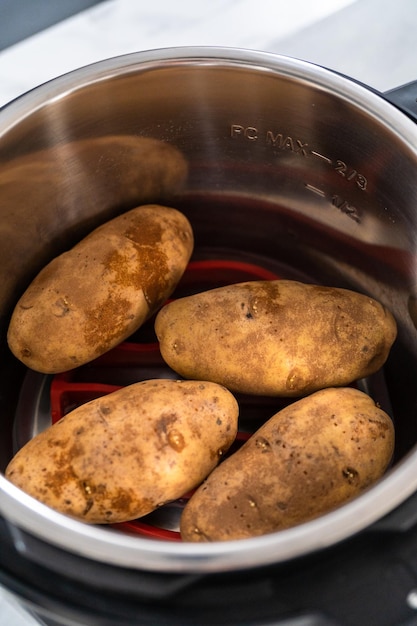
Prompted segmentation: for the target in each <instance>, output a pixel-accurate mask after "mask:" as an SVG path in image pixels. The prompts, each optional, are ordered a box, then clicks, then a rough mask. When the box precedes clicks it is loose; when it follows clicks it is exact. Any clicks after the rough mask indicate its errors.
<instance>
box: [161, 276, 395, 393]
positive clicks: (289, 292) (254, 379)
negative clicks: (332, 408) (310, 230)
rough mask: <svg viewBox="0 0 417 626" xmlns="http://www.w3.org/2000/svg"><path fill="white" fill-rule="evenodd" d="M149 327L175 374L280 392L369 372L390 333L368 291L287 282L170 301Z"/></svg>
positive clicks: (389, 321)
mask: <svg viewBox="0 0 417 626" xmlns="http://www.w3.org/2000/svg"><path fill="white" fill-rule="evenodd" d="M155 330H156V334H157V337H158V339H159V341H160V349H161V353H162V356H163V358H164V359H165V361H166V362H167V363H168V364H169V365H170V367H172V368H173V369H174V370H175V371H176V372H178V373H179V374H180V375H181V376H184V377H185V378H198V379H204V380H212V381H214V382H218V383H220V384H222V385H224V386H225V387H227V388H228V389H230V390H231V391H233V392H241V393H250V394H259V395H272V396H273V395H276V396H284V397H300V396H303V395H307V394H308V393H312V392H314V391H317V390H318V389H322V388H325V387H333V386H345V385H348V384H350V383H351V382H352V381H354V380H356V379H358V378H362V377H365V376H369V375H370V374H372V373H374V372H376V371H377V370H378V369H379V368H380V367H381V366H382V365H383V363H384V362H385V360H386V358H387V356H388V354H389V350H390V348H391V345H392V343H393V341H394V339H395V337H396V332H397V329H396V323H395V320H394V318H393V316H392V315H391V313H390V312H389V311H388V310H387V309H385V308H384V307H383V306H382V305H381V304H380V303H379V302H377V301H375V300H373V299H372V298H369V297H368V296H365V295H362V294H359V293H356V292H353V291H350V290H347V289H339V288H335V287H322V286H318V285H309V284H304V283H300V282H297V281H288V280H272V281H252V282H246V283H239V284H234V285H230V286H227V287H220V288H217V289H212V290H210V291H206V292H202V293H198V294H195V295H192V296H188V297H186V298H182V299H180V300H176V301H174V302H171V303H169V304H168V305H167V306H165V307H163V308H162V309H161V311H159V313H158V315H157V318H156V321H155ZM201 346H204V350H202V349H201Z"/></svg>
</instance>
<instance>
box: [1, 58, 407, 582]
mask: <svg viewBox="0 0 417 626" xmlns="http://www.w3.org/2000/svg"><path fill="white" fill-rule="evenodd" d="M170 64H174V65H177V64H182V65H184V64H188V65H194V66H196V65H205V66H208V65H210V64H211V65H213V66H220V64H221V65H222V66H227V67H247V68H250V69H252V70H253V69H257V70H259V71H262V72H264V73H270V74H271V75H273V74H278V75H279V76H281V77H282V76H287V77H290V78H293V79H296V80H299V81H306V82H310V83H311V82H313V83H314V85H315V87H318V88H320V89H323V90H327V91H329V90H331V92H332V93H333V94H335V95H337V96H338V97H339V98H341V99H344V100H347V101H349V102H350V103H351V104H354V105H355V107H357V108H359V109H362V110H363V111H364V112H366V114H367V115H368V116H371V117H373V118H374V120H375V121H378V122H380V123H381V124H383V125H384V126H385V127H386V128H387V129H388V130H389V131H390V132H391V133H393V134H394V135H395V136H396V137H397V138H398V139H399V140H400V141H401V143H402V144H403V145H404V146H406V147H408V149H409V150H411V151H412V152H414V153H415V155H416V158H417V128H416V125H415V123H414V122H413V121H411V120H410V119H409V118H408V117H407V116H406V115H405V114H404V113H403V112H401V111H400V110H398V109H397V108H396V107H395V106H394V105H393V104H391V103H389V102H387V101H386V100H385V99H384V98H383V97H382V94H378V93H377V92H374V91H373V90H371V89H370V88H368V87H367V86H365V85H362V84H360V83H357V82H356V81H354V80H352V79H350V78H348V77H345V76H342V75H339V74H337V73H335V72H333V71H332V70H328V69H326V68H323V67H321V66H317V65H314V64H311V63H309V62H307V61H302V60H298V59H294V58H291V57H286V56H282V55H277V54H273V53H267V52H259V51H252V50H245V49H242V48H225V47H179V48H162V49H155V50H149V51H143V52H136V53H131V54H128V55H122V56H119V57H114V58H111V59H106V60H104V61H99V62H97V63H93V64H91V65H88V66H85V67H82V68H80V69H77V70H74V71H72V72H70V73H68V74H65V75H63V76H60V77H58V78H55V79H53V80H51V81H50V82H48V83H45V84H43V85H40V86H39V87H36V88H35V89H33V90H32V91H30V92H28V93H26V94H24V95H22V96H19V97H18V98H17V99H16V100H14V101H12V102H10V103H8V104H7V105H5V107H3V109H1V110H0V140H1V136H2V133H3V131H7V130H8V129H9V128H11V127H12V126H14V125H15V124H18V123H19V121H20V120H21V119H23V118H24V117H26V116H27V115H29V114H31V113H32V112H33V111H34V110H36V109H38V108H41V107H42V106H45V104H46V103H48V102H51V101H52V100H55V99H57V98H63V97H65V96H66V95H68V93H70V92H72V91H76V90H79V89H82V88H83V87H85V86H87V85H89V84H91V83H92V82H97V81H101V80H107V79H110V78H112V77H114V76H117V75H118V74H120V73H122V74H123V75H126V74H128V73H130V72H138V71H148V70H150V69H155V68H157V67H158V68H159V67H167V66H169V65H170ZM416 490H417V450H413V451H411V452H410V453H409V454H408V455H407V456H406V457H404V459H402V460H401V461H400V462H399V463H398V464H397V465H396V466H395V468H393V469H391V470H389V472H388V473H387V474H386V475H385V476H384V477H383V478H382V479H381V480H380V481H379V482H378V483H377V484H376V485H374V486H373V487H371V488H370V489H369V490H368V491H366V492H364V493H363V494H362V495H360V496H358V497H357V498H355V499H354V500H352V501H351V502H349V503H347V504H345V505H343V506H341V507H340V508H338V509H336V510H334V511H332V512H330V513H327V514H325V515H322V516H320V517H319V518H317V519H314V520H312V521H310V522H307V523H304V524H301V525H299V526H296V527H293V528H290V529H286V530H282V531H279V532H276V533H271V534H268V535H264V536H261V537H255V538H251V539H244V540H237V541H224V542H213V543H210V544H200V543H197V544H191V543H180V542H178V543H172V542H168V541H159V540H158V541H155V540H149V539H145V538H139V537H136V536H134V537H133V536H129V535H126V534H122V533H119V532H116V531H114V530H111V529H107V528H103V527H94V526H90V525H87V524H85V523H83V522H79V521H77V520H74V519H72V518H70V517H68V516H65V515H62V514H60V513H58V512H56V511H54V510H52V509H50V508H49V507H47V506H45V505H43V504H42V503H40V502H38V501H37V500H35V499H33V498H32V497H30V496H28V495H27V494H26V493H24V492H23V491H21V490H20V489H18V488H17V487H15V486H14V485H13V484H12V483H10V482H9V481H8V480H7V479H6V478H5V477H4V476H3V475H0V513H1V514H2V515H3V516H4V517H5V519H6V520H8V521H9V522H10V523H11V524H13V525H15V526H17V527H18V528H20V529H22V530H24V531H26V532H28V533H29V534H31V535H33V536H35V537H37V538H39V539H41V540H43V541H45V542H47V543H51V544H53V545H55V546H57V547H59V548H62V549H63V550H65V551H68V552H71V553H75V554H78V555H80V556H83V557H86V558H90V559H94V560H96V561H99V562H103V563H104V562H105V563H107V564H111V565H114V566H122V567H127V568H131V569H140V570H149V571H160V572H172V573H192V572H195V573H196V572H207V573H209V572H217V571H230V570H236V569H248V568H251V567H257V566H260V565H267V564H272V563H278V562H284V561H287V560H289V559H291V558H295V557H299V556H302V555H306V554H308V553H311V552H315V551H317V550H320V549H322V548H325V547H330V546H331V545H334V544H335V543H337V542H339V541H341V540H343V539H346V538H348V537H351V536H352V535H354V534H356V533H357V532H359V531H361V530H364V529H365V528H366V527H368V526H369V525H371V524H372V523H374V522H376V521H377V520H379V519H380V518H381V517H383V516H384V515H385V514H387V513H389V512H391V511H392V510H393V509H394V508H396V507H398V506H399V505H400V504H402V503H403V502H404V501H405V500H406V499H407V498H408V497H409V496H411V495H412V494H413V493H414V491H416Z"/></svg>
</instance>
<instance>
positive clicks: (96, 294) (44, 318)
mask: <svg viewBox="0 0 417 626" xmlns="http://www.w3.org/2000/svg"><path fill="white" fill-rule="evenodd" d="M192 249H193V233H192V229H191V226H190V223H189V222H188V220H187V219H186V217H185V216H184V215H182V213H180V212H179V211H177V210H175V209H172V208H169V207H163V206H158V205H144V206H140V207H137V208H136V209H132V210H131V211H129V212H127V213H124V214H122V215H120V216H119V217H117V218H114V219H113V220H111V221H110V222H107V223H105V224H104V225H102V226H100V227H98V228H97V229H96V230H94V231H93V232H92V233H91V234H90V235H88V236H87V237H86V238H84V239H83V240H82V241H80V242H79V243H78V244H77V245H76V246H74V248H72V249H71V250H69V251H68V252H65V253H64V254H61V255H60V256H58V257H56V258H55V259H54V260H52V261H51V262H50V263H49V264H48V265H47V266H46V267H45V268H44V269H43V270H42V271H41V272H40V273H39V274H38V275H37V277H36V278H35V279H34V280H33V282H32V283H31V284H30V285H29V287H28V288H27V290H26V292H25V293H24V294H23V295H22V297H21V298H20V300H19V301H18V303H17V305H16V307H15V309H14V312H13V314H12V317H11V321H10V325H9V330H8V343H9V347H10V349H11V351H12V352H13V354H14V355H15V356H16V357H17V358H18V359H20V360H21V361H22V362H23V363H24V364H25V365H27V366H28V367H30V368H32V369H34V370H37V371H39V372H44V373H56V372H62V371H65V370H69V369H72V368H74V367H78V366H79V365H82V364H84V363H87V362H89V361H91V360H92V359H94V358H96V357H98V356H99V355H101V354H103V353H104V352H107V351H108V350H110V349H111V348H113V347H114V346H115V345H117V344H118V343H120V342H121V341H123V340H124V339H126V338H127V337H128V336H129V335H131V334H132V333H133V332H134V331H136V330H137V329H138V328H139V327H140V326H141V324H142V323H143V322H144V321H145V320H146V319H147V318H148V317H149V316H150V315H151V314H152V313H153V312H155V310H156V309H157V308H158V307H159V306H160V305H161V304H162V302H163V301H164V300H165V299H166V298H167V297H168V296H169V295H170V294H171V293H172V291H173V290H174V288H175V286H176V284H177V282H178V281H179V279H180V278H181V276H182V274H183V272H184V270H185V268H186V265H187V263H188V260H189V258H190V255H191V253H192Z"/></svg>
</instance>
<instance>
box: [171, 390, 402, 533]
mask: <svg viewBox="0 0 417 626" xmlns="http://www.w3.org/2000/svg"><path fill="white" fill-rule="evenodd" d="M393 448H394V428H393V424H392V421H391V419H390V418H389V416H388V415H387V414H386V413H384V411H382V410H381V409H380V408H378V407H377V406H376V405H375V403H374V402H373V400H372V399H371V398H370V397H369V396H367V395H366V394H365V393H363V392H361V391H358V390H357V389H353V388H349V387H347V388H329V389H323V390H321V391H317V392H316V393H314V394H312V395H311V396H308V397H307V398H303V399H301V400H298V401H297V402H294V403H293V404H292V405H290V406H288V407H286V408H284V409H282V410H281V411H280V412H278V413H277V414H275V415H274V416H273V417H272V418H271V419H269V420H268V421H267V422H266V423H265V424H264V425H263V426H261V427H260V428H259V429H258V430H257V432H256V433H254V434H253V435H252V436H251V437H250V439H249V440H248V441H247V442H246V443H245V444H244V445H243V446H242V447H241V448H240V450H238V451H237V452H235V454H233V455H231V456H230V457H229V458H228V459H226V460H225V461H224V462H223V463H222V464H221V465H219V467H217V468H216V469H215V470H214V471H213V472H212V473H211V474H210V476H209V477H208V478H207V480H206V481H205V482H204V483H203V484H202V486H200V487H199V489H198V490H197V491H196V492H195V493H194V495H193V496H192V497H191V499H190V500H189V501H188V503H187V505H186V507H185V508H184V511H183V514H182V518H181V536H182V538H183V539H184V540H185V541H194V542H205V541H224V540H228V539H244V538H247V537H253V536H257V535H264V534H266V533H271V532H274V531H279V530H282V529H284V528H288V527H290V526H294V525H297V524H301V523H302V522H305V521H307V520H311V519H313V518H315V517H317V516H319V515H321V514H324V513H326V512H328V511H330V510H332V509H334V508H336V507H338V506H340V505H341V504H343V503H345V502H347V501H348V500H351V499H352V498H354V497H355V496H357V495H358V494H359V493H360V492H361V491H363V490H364V489H366V488H367V487H369V486H370V485H372V484H373V483H375V481H377V480H378V479H379V478H380V476H382V474H383V473H384V471H385V470H386V468H387V466H388V464H389V462H390V459H391V456H392V454H393Z"/></svg>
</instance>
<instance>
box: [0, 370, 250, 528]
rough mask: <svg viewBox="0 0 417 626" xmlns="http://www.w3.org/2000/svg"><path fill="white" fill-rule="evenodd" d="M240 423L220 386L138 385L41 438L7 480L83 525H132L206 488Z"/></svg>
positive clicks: (85, 408) (24, 451)
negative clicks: (203, 485)
mask: <svg viewBox="0 0 417 626" xmlns="http://www.w3.org/2000/svg"><path fill="white" fill-rule="evenodd" d="M237 419H238V405H237V402H236V400H235V398H234V397H233V396H232V394H231V393H230V392H229V391H227V390H226V389H224V388H223V387H221V386H219V385H216V384H215V383H205V382H200V381H174V380H148V381H144V382H140V383H135V384H133V385H130V386H128V387H125V388H124V389H121V390H119V391H116V392H114V393H112V394H110V395H107V396H105V397H103V398H99V399H96V400H92V401H91V402H88V403H87V404H84V405H82V406H80V407H78V408H77V409H74V411H72V412H71V413H69V414H68V415H66V416H65V417H64V418H62V419H61V420H60V421H59V422H57V423H56V424H54V425H53V426H51V427H49V428H48V429H47V430H45V431H43V432H42V433H40V434H39V435H37V436H36V437H35V438H34V439H32V440H31V441H29V442H28V443H27V444H26V445H25V446H24V447H23V448H21V450H19V452H17V454H16V455H15V456H14V458H13V459H12V460H11V461H10V463H9V465H8V467H7V468H6V477H7V478H8V479H9V480H10V481H11V482H13V483H14V484H15V485H17V486H18V487H20V488H21V489H23V490H24V491H26V492H27V493H28V494H30V495H31V496H33V497H34V498H37V499H38V500H40V501H41V502H43V503H44V504H47V505H48V506H50V507H52V508H54V509H56V510H58V511H60V512H62V513H66V514H68V515H71V516H73V517H75V518H78V519H80V520H83V521H85V522H89V523H114V522H122V521H127V520H131V519H134V518H136V517H140V516H143V515H146V514H147V513H149V512H151V511H153V510H154V509H156V508H157V507H159V506H161V505H162V504H164V503H165V502H167V501H169V500H175V499H176V498H179V497H180V496H182V495H184V493H186V492H187V491H189V490H190V489H192V488H193V487H195V486H196V485H198V484H199V483H201V481H202V480H203V479H204V478H205V476H206V475H207V474H208V473H209V472H210V471H211V470H212V469H213V468H214V467H215V466H216V464H217V463H218V461H219V459H220V457H221V455H222V454H223V453H224V452H225V451H226V450H227V449H228V448H229V446H230V445H231V444H232V443H233V441H234V439H235V436H236V432H237Z"/></svg>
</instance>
